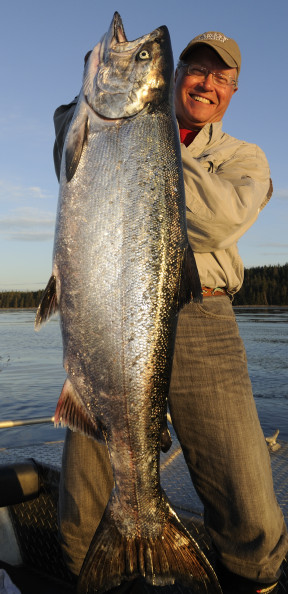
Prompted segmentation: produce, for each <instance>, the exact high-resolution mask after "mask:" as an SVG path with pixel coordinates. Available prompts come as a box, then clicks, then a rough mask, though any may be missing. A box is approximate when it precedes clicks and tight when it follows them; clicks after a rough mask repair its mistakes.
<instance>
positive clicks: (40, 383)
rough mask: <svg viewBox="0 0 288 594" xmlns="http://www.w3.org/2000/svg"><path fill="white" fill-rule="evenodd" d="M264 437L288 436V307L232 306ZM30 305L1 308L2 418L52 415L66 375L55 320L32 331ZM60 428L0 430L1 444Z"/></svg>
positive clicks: (37, 438)
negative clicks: (24, 307)
mask: <svg viewBox="0 0 288 594" xmlns="http://www.w3.org/2000/svg"><path fill="white" fill-rule="evenodd" d="M235 313H236V316H237V321H238V324H239V328H240V333H241V336H242V338H243V340H244V343H245V347H246V350H247V358H248V367H249V373H250V377H251V381H252V386H253V391H254V395H255V401H256V405H257V409H258V413H259V418H260V421H261V425H262V427H263V430H264V433H265V435H266V436H268V435H272V434H273V433H274V431H275V430H276V429H277V428H278V429H280V436H279V438H281V439H283V440H285V441H288V423H287V418H288V308H235ZM34 317H35V311H34V310H15V309H14V310H1V309H0V398H1V415H0V420H2V421H3V420H7V419H9V420H10V419H13V420H16V419H24V418H33V417H52V416H53V415H54V411H55V407H56V404H57V400H58V397H59V395H60V392H61V388H62V385H63V382H64V380H65V372H64V370H63V367H62V343H61V335H60V328H59V320H58V319H57V318H52V319H51V320H50V321H49V323H48V324H46V326H44V327H43V328H42V329H41V331H40V332H37V333H36V332H35V331H34ZM64 431H65V430H64V429H61V428H57V429H55V428H54V427H53V425H52V424H51V425H33V426H26V427H17V428H16V427H15V428H12V429H0V448H1V447H11V446H16V445H17V446H20V445H28V444H32V443H33V444H35V443H40V442H43V441H58V440H61V439H63V438H64Z"/></svg>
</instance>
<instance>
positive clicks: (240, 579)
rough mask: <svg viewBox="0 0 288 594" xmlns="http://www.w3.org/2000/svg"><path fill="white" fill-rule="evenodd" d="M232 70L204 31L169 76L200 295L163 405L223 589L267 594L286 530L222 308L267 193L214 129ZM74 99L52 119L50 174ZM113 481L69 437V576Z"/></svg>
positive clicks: (62, 507) (233, 83)
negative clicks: (242, 242) (200, 507)
mask: <svg viewBox="0 0 288 594" xmlns="http://www.w3.org/2000/svg"><path fill="white" fill-rule="evenodd" d="M240 66H241V55H240V50H239V48H238V45H237V43H236V42H235V41H234V40H232V39H230V38H228V37H226V36H225V35H223V34H222V33H218V32H209V33H204V34H203V35H199V36H198V37H196V38H194V39H193V40H192V41H191V42H190V43H189V44H188V46H187V47H186V48H185V49H184V50H183V52H182V53H181V55H180V61H179V63H178V66H177V70H176V75H175V107H176V115H177V119H178V123H179V128H180V138H181V151H182V161H183V169H184V181H185V192H186V206H187V225H188V235H189V241H190V243H191V246H192V248H193V250H194V253H195V258H196V261H197V265H198V270H199V274H200V279H201V283H202V286H203V296H204V299H203V304H201V305H200V304H197V303H190V304H189V305H188V306H186V307H185V308H184V309H183V310H182V311H181V312H180V315H179V322H178V329H177V337H176V346H175V355H174V361H173V372H172V378H171V386H170V394H169V406H170V411H171V415H172V419H173V424H174V427H175V430H176V432H177V435H178V438H179V440H180V443H181V445H182V449H183V452H184V456H185V459H186V462H187V465H188V468H189V471H190V474H191V478H192V480H193V483H194V486H195V488H196V490H197V492H198V494H199V496H200V498H201V500H202V502H203V504H204V509H205V525H206V528H207V530H208V532H209V534H210V536H211V539H212V542H213V545H214V548H215V552H216V555H217V558H218V566H217V572H218V575H219V579H220V582H221V585H222V588H223V592H224V593H227V594H228V593H232V592H233V593H234V594H237V593H239V594H240V593H242V592H245V593H251V594H253V593H256V592H266V593H268V592H269V593H272V592H273V593H274V594H275V593H276V590H277V581H278V579H279V576H280V566H281V563H282V561H283V558H284V556H285V554H286V552H287V550H288V539H287V531H286V527H285V522H284V518H283V515H282V513H281V511H280V509H279V507H278V504H277V502H276V499H275V495H274V491H273V482H272V475H271V468H270V461H269V455H268V451H267V446H266V443H265V439H264V436H263V433H262V430H261V427H260V424H259V420H258V416H257V412H256V407H255V403H254V399H253V395H252V390H251V383H250V380H249V376H248V371H247V363H246V355H245V350H244V346H243V343H242V341H241V339H240V336H239V332H238V327H237V324H236V320H235V316H234V313H233V309H232V305H231V298H232V296H233V294H234V293H235V292H237V291H238V290H239V289H240V287H241V285H242V282H243V264H242V262H241V259H240V256H239V254H238V250H237V241H238V239H239V238H240V237H241V236H242V235H243V233H245V231H246V230H247V229H248V228H249V227H250V226H251V225H252V224H253V222H254V221H255V220H256V218H257V216H258V214H259V212H260V210H261V209H262V208H263V206H264V205H265V204H266V202H267V201H268V200H269V198H270V196H271V189H270V186H271V182H270V172H269V166H268V163H267V160H266V157H265V155H264V154H263V152H262V151H261V149H259V148H258V147H257V146H256V145H252V144H248V143H246V142H244V141H239V140H237V139H235V138H232V137H230V136H228V135H227V134H225V133H223V132H222V122H221V121H222V118H223V116H224V114H225V112H226V110H227V108H228V105H229V102H230V100H231V98H232V96H233V95H234V93H235V92H236V91H237V89H238V76H239V72H240ZM75 103H76V102H75V101H74V102H73V103H72V104H70V106H63V107H61V108H59V109H58V110H56V113H55V128H56V143H55V147H54V158H55V167H56V172H57V173H58V175H59V169H60V158H61V153H62V147H63V142H64V138H65V134H66V132H67V127H68V124H69V121H70V120H71V117H72V115H73V111H74V108H75ZM87 460H89V463H88V464H87V462H86V461H87ZM91 460H93V467H94V471H93V475H95V467H96V468H97V476H98V477H99V485H98V487H97V492H96V493H95V487H94V485H93V483H92V480H94V479H92V477H90V467H91V464H92V462H91ZM66 469H69V470H68V471H67V472H66ZM112 483H113V479H112V475H111V468H110V463H109V460H108V456H107V451H106V449H105V447H103V446H100V445H99V444H96V443H94V442H93V441H91V440H89V439H86V438H85V437H83V436H82V435H79V434H77V433H75V434H72V433H71V432H70V431H69V430H68V432H67V438H66V443H65V448H64V456H63V471H62V476H61V485H60V502H59V517H60V528H61V533H62V540H63V551H64V552H65V554H66V559H67V562H68V565H69V566H70V568H71V570H72V572H73V573H75V574H76V575H77V574H78V573H79V571H80V568H81V564H82V561H83V559H84V556H85V553H86V550H87V548H88V546H89V542H90V540H91V538H92V536H93V535H94V532H95V528H96V526H97V524H98V523H99V521H100V518H101V515H102V513H103V510H104V508H105V505H106V502H107V500H108V497H109V493H110V490H111V488H112ZM81 486H82V488H81Z"/></svg>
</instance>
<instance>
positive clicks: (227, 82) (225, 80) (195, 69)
mask: <svg viewBox="0 0 288 594" xmlns="http://www.w3.org/2000/svg"><path fill="white" fill-rule="evenodd" d="M184 68H186V74H188V75H189V76H195V78H197V79H198V80H199V81H201V82H203V81H204V80H206V78H207V77H208V76H209V74H212V80H213V82H214V84H215V85H219V86H220V87H227V86H234V87H235V86H236V84H237V81H236V80H235V79H234V78H232V76H229V74H221V73H220V72H211V70H208V68H205V67H204V66H198V65H195V64H184Z"/></svg>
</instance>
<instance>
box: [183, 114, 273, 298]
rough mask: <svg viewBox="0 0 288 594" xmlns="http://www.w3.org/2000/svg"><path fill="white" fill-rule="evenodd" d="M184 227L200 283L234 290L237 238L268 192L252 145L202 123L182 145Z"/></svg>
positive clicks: (266, 175)
mask: <svg viewBox="0 0 288 594" xmlns="http://www.w3.org/2000/svg"><path fill="white" fill-rule="evenodd" d="M181 152H182V160H183V169H184V181H185V193H186V206H187V226H188V235H189V241H190V243H191V246H192V248H193V250H194V252H195V258H196V261H197V265H198V270H199V274H200V279H201V283H202V285H205V286H207V287H212V288H215V287H226V288H227V289H228V292H229V293H230V294H231V295H233V293H236V291H239V289H240V287H241V285H242V283H243V276H244V267H243V263H242V260H241V258H240V256H239V253H238V248H237V241H238V239H240V237H242V235H243V234H244V233H245V231H247V229H249V227H251V225H252V224H253V223H254V222H255V220H256V219H257V217H258V214H259V212H260V210H261V209H262V208H263V207H264V206H265V204H266V203H267V202H268V200H269V198H270V197H271V194H272V184H271V180H270V171H269V166H268V163H267V159H266V157H265V155H264V153H263V151H262V150H261V149H260V148H259V147H258V146H256V145H255V144H250V143H248V142H244V141H242V140H237V139H236V138H233V137H232V136H229V135H228V134H225V133H224V132H222V122H216V123H215V124H206V126H205V127H204V128H202V130H201V131H200V132H199V134H198V135H197V136H196V138H195V139H194V140H193V142H192V143H191V144H190V145H189V146H188V147H186V146H185V145H183V144H181Z"/></svg>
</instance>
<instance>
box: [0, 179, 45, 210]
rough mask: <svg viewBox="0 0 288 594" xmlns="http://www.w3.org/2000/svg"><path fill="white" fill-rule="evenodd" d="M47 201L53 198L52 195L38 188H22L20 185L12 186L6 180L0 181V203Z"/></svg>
mask: <svg viewBox="0 0 288 594" xmlns="http://www.w3.org/2000/svg"><path fill="white" fill-rule="evenodd" d="M39 198H40V199H44V198H45V199H47V198H48V199H49V198H54V196H52V194H49V192H46V191H45V190H43V189H42V188H39V187H38V186H24V185H21V184H13V183H11V182H9V181H7V180H3V179H2V180H1V179H0V201H1V202H7V203H9V204H11V202H14V203H15V202H22V201H24V200H25V201H27V200H30V199H39Z"/></svg>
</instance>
